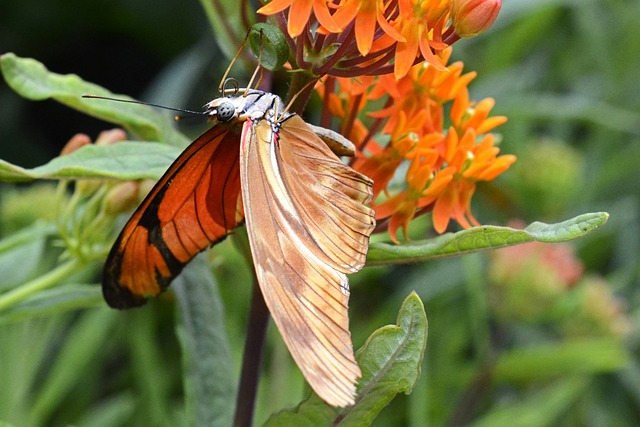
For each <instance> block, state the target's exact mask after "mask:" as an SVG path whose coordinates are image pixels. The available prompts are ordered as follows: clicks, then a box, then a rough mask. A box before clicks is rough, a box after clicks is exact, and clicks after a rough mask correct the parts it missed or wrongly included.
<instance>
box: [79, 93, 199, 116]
mask: <svg viewBox="0 0 640 427" xmlns="http://www.w3.org/2000/svg"><path fill="white" fill-rule="evenodd" d="M82 97H83V98H88V99H104V100H106V101H116V102H126V103H127V104H139V105H148V106H149V107H156V108H162V109H163V110H169V111H176V112H178V113H187V114H195V115H198V116H203V115H207V113H205V112H204V111H193V110H187V109H185V108H173V107H167V106H166V105H160V104H154V103H152V102H145V101H137V100H135V99H122V98H111V97H109V96H100V95H88V94H87V95H82Z"/></svg>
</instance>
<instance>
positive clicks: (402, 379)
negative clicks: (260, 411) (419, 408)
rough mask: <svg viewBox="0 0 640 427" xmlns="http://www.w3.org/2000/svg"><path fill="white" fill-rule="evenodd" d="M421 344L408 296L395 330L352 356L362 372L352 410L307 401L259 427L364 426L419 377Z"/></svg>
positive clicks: (417, 313)
mask: <svg viewBox="0 0 640 427" xmlns="http://www.w3.org/2000/svg"><path fill="white" fill-rule="evenodd" d="M426 343H427V317H426V314H425V312H424V306H423V305H422V301H421V300H420V298H419V297H418V295H417V294H416V293H415V292H413V293H411V294H410V295H409V296H408V297H407V298H406V299H405V301H404V303H403V304H402V307H401V308H400V312H399V313H398V324H397V325H388V326H383V327H382V328H380V329H378V330H376V331H375V332H374V333H373V334H371V335H370V336H369V338H368V339H367V341H366V342H365V344H364V346H362V348H360V349H359V350H358V351H357V353H356V360H357V361H358V365H360V368H361V369H362V378H361V379H360V381H359V382H358V397H357V398H356V404H355V405H354V406H351V407H348V408H344V409H340V408H333V407H331V406H329V405H327V404H326V403H324V402H323V401H322V400H321V399H320V398H319V397H318V396H317V395H315V394H314V395H312V396H311V397H310V398H309V399H307V400H305V401H304V402H302V403H301V404H300V405H298V407H296V408H294V409H290V410H285V411H282V412H279V413H277V414H275V415H273V416H272V417H271V418H269V420H268V421H267V423H266V424H265V426H268V427H278V426H291V425H295V426H300V427H306V426H309V427H315V426H334V425H340V426H368V425H370V424H371V422H372V421H373V419H374V418H375V417H376V416H377V415H378V413H379V412H380V411H381V410H382V409H383V408H384V407H385V406H386V405H387V404H388V403H389V402H390V401H391V400H392V399H393V398H394V397H395V395H396V394H398V393H400V392H403V393H406V394H409V393H410V392H411V390H412V389H413V386H414V385H415V383H416V381H417V380H418V377H419V376H420V365H421V363H422V357H423V355H424V349H425V346H426Z"/></svg>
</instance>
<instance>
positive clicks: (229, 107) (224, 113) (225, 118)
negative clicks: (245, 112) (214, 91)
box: [217, 102, 236, 122]
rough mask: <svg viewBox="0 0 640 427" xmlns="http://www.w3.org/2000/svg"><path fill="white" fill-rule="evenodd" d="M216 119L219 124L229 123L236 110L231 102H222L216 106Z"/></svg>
mask: <svg viewBox="0 0 640 427" xmlns="http://www.w3.org/2000/svg"><path fill="white" fill-rule="evenodd" d="M217 112H218V113H217V117H218V120H220V121H221V122H230V121H231V120H232V119H233V118H234V117H235V116H236V108H235V106H234V105H233V103H231V102H223V103H221V104H220V105H218V108H217Z"/></svg>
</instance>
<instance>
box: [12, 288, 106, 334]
mask: <svg viewBox="0 0 640 427" xmlns="http://www.w3.org/2000/svg"><path fill="white" fill-rule="evenodd" d="M101 304H103V300H102V291H101V290H100V287H99V286H89V285H71V284H70V285H60V286H56V287H55V288H51V289H45V290H43V291H40V292H38V293H37V294H35V295H34V296H32V297H31V298H28V299H26V300H24V301H22V302H20V303H18V304H16V305H14V306H12V307H11V308H8V309H7V310H4V311H3V312H2V313H0V325H2V324H5V323H11V322H16V321H19V320H25V319H28V318H32V317H40V316H49V315H51V314H54V313H61V312H64V311H70V310H78V309H81V308H89V307H96V306H98V305H101Z"/></svg>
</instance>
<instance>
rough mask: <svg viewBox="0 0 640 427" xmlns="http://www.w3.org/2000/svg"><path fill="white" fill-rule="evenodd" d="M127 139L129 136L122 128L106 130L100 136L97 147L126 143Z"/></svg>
mask: <svg viewBox="0 0 640 427" xmlns="http://www.w3.org/2000/svg"><path fill="white" fill-rule="evenodd" d="M125 139H127V134H126V132H125V131H124V130H122V129H120V128H115V129H111V130H104V131H102V132H100V134H99V135H98V138H97V139H96V145H111V144H115V143H116V142H120V141H124V140H125Z"/></svg>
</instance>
